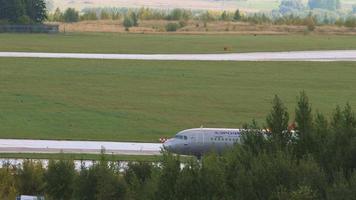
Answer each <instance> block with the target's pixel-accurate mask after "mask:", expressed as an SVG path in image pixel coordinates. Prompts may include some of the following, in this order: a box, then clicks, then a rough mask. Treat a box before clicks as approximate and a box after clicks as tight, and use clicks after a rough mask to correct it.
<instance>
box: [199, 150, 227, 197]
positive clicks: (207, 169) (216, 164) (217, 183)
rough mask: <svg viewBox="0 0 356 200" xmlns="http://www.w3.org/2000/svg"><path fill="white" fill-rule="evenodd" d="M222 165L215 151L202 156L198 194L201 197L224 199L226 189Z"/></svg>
mask: <svg viewBox="0 0 356 200" xmlns="http://www.w3.org/2000/svg"><path fill="white" fill-rule="evenodd" d="M224 167H225V165H224V163H223V162H222V160H221V158H220V157H219V156H218V155H217V154H215V153H212V154H210V155H207V156H205V157H204V158H203V161H202V168H201V194H200V195H201V197H202V199H206V200H218V199H224V196H225V195H226V191H227V188H226V181H225V170H224ZM195 187H196V186H195Z"/></svg>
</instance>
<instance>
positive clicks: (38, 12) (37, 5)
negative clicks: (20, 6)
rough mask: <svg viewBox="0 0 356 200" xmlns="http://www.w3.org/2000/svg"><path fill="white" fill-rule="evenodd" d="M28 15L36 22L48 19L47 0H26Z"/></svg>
mask: <svg viewBox="0 0 356 200" xmlns="http://www.w3.org/2000/svg"><path fill="white" fill-rule="evenodd" d="M25 2H26V15H27V16H28V17H29V18H30V19H31V20H32V21H33V22H36V23H41V22H43V21H44V20H46V19H47V10H46V2H45V0H26V1H25Z"/></svg>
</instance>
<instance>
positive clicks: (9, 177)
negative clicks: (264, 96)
mask: <svg viewBox="0 0 356 200" xmlns="http://www.w3.org/2000/svg"><path fill="white" fill-rule="evenodd" d="M297 98H298V103H297V105H296V108H295V115H294V116H295V120H291V119H290V117H289V113H288V111H287V109H286V107H285V105H284V104H283V102H282V100H281V99H280V98H279V97H278V96H275V98H274V99H273V105H272V109H271V111H270V113H269V114H268V115H267V117H266V122H265V127H260V126H258V124H257V123H256V122H255V121H254V120H252V122H251V123H248V124H245V125H244V128H245V130H246V131H245V132H244V133H243V136H242V138H243V139H242V141H243V142H242V143H240V144H236V145H235V146H234V147H233V148H231V149H227V150H226V152H225V153H224V154H222V155H217V154H215V153H214V152H211V153H210V154H209V155H205V156H204V157H203V158H202V160H200V161H199V160H196V159H194V158H192V159H190V160H188V161H187V162H184V163H181V159H180V157H179V156H177V155H172V154H170V153H168V152H163V156H162V160H161V161H160V162H159V163H149V162H131V163H129V164H128V166H127V167H126V168H125V169H124V170H120V168H119V165H118V164H117V162H109V161H108V160H107V158H106V156H105V155H102V159H101V160H100V161H98V162H96V164H94V165H92V166H90V167H85V166H83V167H82V168H81V170H75V167H74V163H73V161H72V160H64V159H62V160H50V161H49V163H48V166H47V167H44V166H43V165H42V164H41V163H40V162H36V161H31V160H27V161H24V162H23V164H22V165H20V166H12V165H6V164H5V165H4V166H3V168H1V169H0V198H1V199H14V197H15V196H16V195H18V194H27V195H45V196H46V199H55V200H61V199H78V200H81V199H82V200H89V199H100V200H104V199H105V200H109V199H158V200H159V199H162V200H167V199H169V200H174V199H177V200H178V199H187V200H188V199H192V200H198V199H202V200H203V199H204V200H205V199H211V200H214V199H216V200H223V199H227V200H230V199H231V200H236V199H294V200H299V199H303V200H307V199H333V200H335V199H348V200H350V199H351V200H352V199H356V172H355V169H356V118H355V114H354V112H353V111H352V109H351V107H350V105H349V104H346V105H345V106H344V107H343V108H341V107H337V108H336V109H335V110H334V112H333V115H332V116H331V117H330V118H329V117H326V116H325V115H323V114H321V113H318V112H316V113H315V112H313V111H312V107H311V104H310V103H309V100H308V97H307V96H306V94H305V93H304V92H302V93H301V94H300V95H299V96H298V97H297ZM291 122H293V124H295V125H294V126H290V125H289V124H290V123H291ZM267 127H268V128H269V129H270V134H265V133H261V132H260V131H259V130H260V129H261V128H267ZM292 128H293V129H294V130H292Z"/></svg>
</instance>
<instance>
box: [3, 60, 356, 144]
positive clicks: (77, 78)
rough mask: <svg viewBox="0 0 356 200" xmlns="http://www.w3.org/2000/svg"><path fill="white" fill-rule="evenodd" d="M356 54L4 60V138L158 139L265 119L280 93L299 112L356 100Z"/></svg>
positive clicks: (328, 110) (321, 108)
mask: <svg viewBox="0 0 356 200" xmlns="http://www.w3.org/2000/svg"><path fill="white" fill-rule="evenodd" d="M355 74H356V63H352V62H332V63H310V62H173V61H172V62H168V61H167V62H163V61H162V62H157V61H125V60H122V61H110V60H106V61H103V60H67V59H62V60H58V59H5V58H1V59H0V99H1V101H0V137H1V138H32V139H83V140H116V141H154V142H156V141H157V139H158V138H159V137H161V136H173V135H174V134H175V133H176V132H177V131H179V130H182V129H186V128H192V127H199V126H200V125H204V126H205V127H240V126H241V124H242V123H244V122H247V121H250V120H251V119H252V118H256V119H257V120H258V121H260V122H263V121H264V118H265V116H266V114H267V113H268V111H269V109H270V107H271V104H270V102H271V99H272V98H273V95H274V94H279V95H280V96H281V97H282V98H283V99H284V100H285V102H286V105H287V106H288V107H289V110H290V111H293V110H294V106H295V102H296V96H297V95H298V92H299V91H301V90H305V91H306V92H307V93H308V94H309V96H310V99H311V101H312V104H313V106H314V108H318V109H319V110H320V111H322V112H325V113H330V111H331V110H332V109H333V108H335V106H336V105H343V104H345V103H346V102H350V104H351V105H352V106H354V107H355V106H356V90H355V88H354V86H355V85H356V78H355Z"/></svg>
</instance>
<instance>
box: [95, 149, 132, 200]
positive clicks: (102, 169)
mask: <svg viewBox="0 0 356 200" xmlns="http://www.w3.org/2000/svg"><path fill="white" fill-rule="evenodd" d="M94 169H95V176H96V194H95V197H96V199H97V200H107V199H123V198H124V196H125V193H126V187H125V184H124V182H123V179H122V177H121V176H119V174H118V173H117V171H115V166H114V165H110V166H109V163H108V161H107V160H106V157H105V155H104V154H102V155H101V160H100V162H99V163H98V164H97V165H94Z"/></svg>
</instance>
